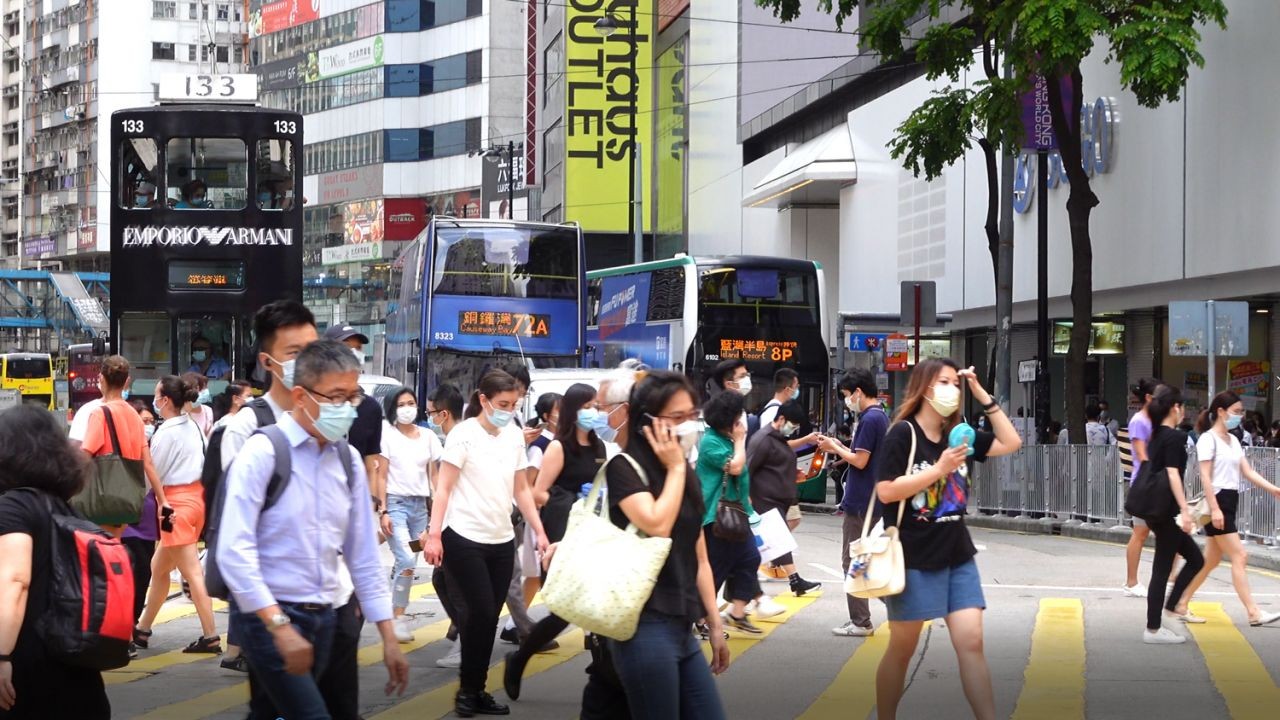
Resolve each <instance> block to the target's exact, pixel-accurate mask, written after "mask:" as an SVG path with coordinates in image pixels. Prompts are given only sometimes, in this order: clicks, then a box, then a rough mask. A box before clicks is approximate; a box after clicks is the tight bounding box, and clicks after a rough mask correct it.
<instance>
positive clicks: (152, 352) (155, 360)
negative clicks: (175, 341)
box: [120, 312, 172, 397]
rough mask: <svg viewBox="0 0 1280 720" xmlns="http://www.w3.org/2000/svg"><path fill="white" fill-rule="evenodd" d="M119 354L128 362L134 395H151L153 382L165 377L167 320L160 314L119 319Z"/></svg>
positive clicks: (167, 341)
mask: <svg viewBox="0 0 1280 720" xmlns="http://www.w3.org/2000/svg"><path fill="white" fill-rule="evenodd" d="M120 354H121V355H123V356H125V357H126V358H129V365H130V375H131V376H132V377H133V385H132V387H131V389H130V392H132V393H133V394H134V395H137V396H139V397H144V396H146V395H150V394H151V393H152V392H154V388H155V381H156V380H158V379H160V378H161V377H163V376H165V375H168V374H169V372H170V370H169V367H170V362H171V357H172V351H171V348H170V338H169V316H168V315H167V314H165V313H162V312H143V313H126V314H125V315H124V316H123V317H122V318H121V319H120Z"/></svg>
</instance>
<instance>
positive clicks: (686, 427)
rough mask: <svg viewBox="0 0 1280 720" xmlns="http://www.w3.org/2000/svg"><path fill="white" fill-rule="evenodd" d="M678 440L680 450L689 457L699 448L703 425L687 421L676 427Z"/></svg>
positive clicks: (694, 421) (695, 421)
mask: <svg viewBox="0 0 1280 720" xmlns="http://www.w3.org/2000/svg"><path fill="white" fill-rule="evenodd" d="M676 439H677V440H678V441H679V442H680V449H681V450H684V454H685V456H686V457H687V456H688V455H689V454H690V453H692V452H693V449H694V448H696V447H698V442H699V441H701V440H702V423H700V422H698V421H697V420H685V421H684V422H682V423H680V424H679V425H677V426H676Z"/></svg>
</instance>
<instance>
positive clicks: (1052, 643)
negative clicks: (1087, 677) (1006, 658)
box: [1012, 598, 1085, 720]
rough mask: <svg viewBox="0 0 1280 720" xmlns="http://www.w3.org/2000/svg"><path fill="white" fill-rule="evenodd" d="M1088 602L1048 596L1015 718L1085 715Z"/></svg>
mask: <svg viewBox="0 0 1280 720" xmlns="http://www.w3.org/2000/svg"><path fill="white" fill-rule="evenodd" d="M1084 669H1085V649H1084V603H1082V602H1081V601H1080V600H1078V599H1074V598H1072V599H1068V598H1044V599H1042V600H1041V601H1040V611H1039V612H1038V613H1037V614H1036V624H1035V629H1034V630H1033V631H1032V634H1031V658H1030V659H1029V660H1028V661H1027V667H1026V670H1025V672H1024V675H1023V677H1024V681H1023V685H1022V693H1021V694H1020V695H1019V696H1018V705H1017V707H1016V708H1015V709H1014V711H1013V716H1012V717H1013V720H1039V719H1040V718H1054V719H1055V720H1060V719H1062V720H1070V719H1071V718H1082V719H1083V718H1084V710H1085V692H1084V691H1085V687H1084Z"/></svg>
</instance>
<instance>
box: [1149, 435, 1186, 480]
mask: <svg viewBox="0 0 1280 720" xmlns="http://www.w3.org/2000/svg"><path fill="white" fill-rule="evenodd" d="M1147 459H1148V462H1150V463H1151V469H1152V470H1154V471H1156V472H1159V471H1161V470H1165V469H1172V470H1177V471H1178V472H1180V473H1185V472H1186V471H1187V434H1186V433H1184V432H1182V431H1181V430H1175V429H1173V428H1171V427H1165V426H1164V425H1161V426H1159V427H1157V428H1156V429H1155V432H1154V433H1152V435H1151V443H1150V444H1149V445H1148V448H1147Z"/></svg>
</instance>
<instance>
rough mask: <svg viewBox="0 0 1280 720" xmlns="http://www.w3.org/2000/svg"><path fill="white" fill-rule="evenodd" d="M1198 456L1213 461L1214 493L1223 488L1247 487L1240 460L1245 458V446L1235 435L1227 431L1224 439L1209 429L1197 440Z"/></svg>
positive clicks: (1237, 490) (1238, 490)
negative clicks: (1241, 471)
mask: <svg viewBox="0 0 1280 720" xmlns="http://www.w3.org/2000/svg"><path fill="white" fill-rule="evenodd" d="M1196 457H1197V458H1198V459H1200V460H1201V461H1204V460H1211V461H1212V462H1213V493H1214V494H1215V495H1216V494H1218V493H1219V492H1222V491H1223V490H1235V491H1236V492H1240V491H1242V490H1244V489H1245V488H1246V484H1245V483H1246V481H1245V479H1244V477H1243V476H1242V475H1241V473H1240V461H1241V460H1243V459H1244V448H1243V447H1241V446H1240V441H1239V440H1237V439H1236V436H1235V435H1232V434H1231V433H1227V439H1226V440H1223V439H1222V438H1220V437H1218V434H1217V433H1216V432H1214V431H1212V430H1209V431H1208V432H1206V433H1205V434H1203V435H1201V436H1200V439H1199V440H1198V441H1196Z"/></svg>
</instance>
